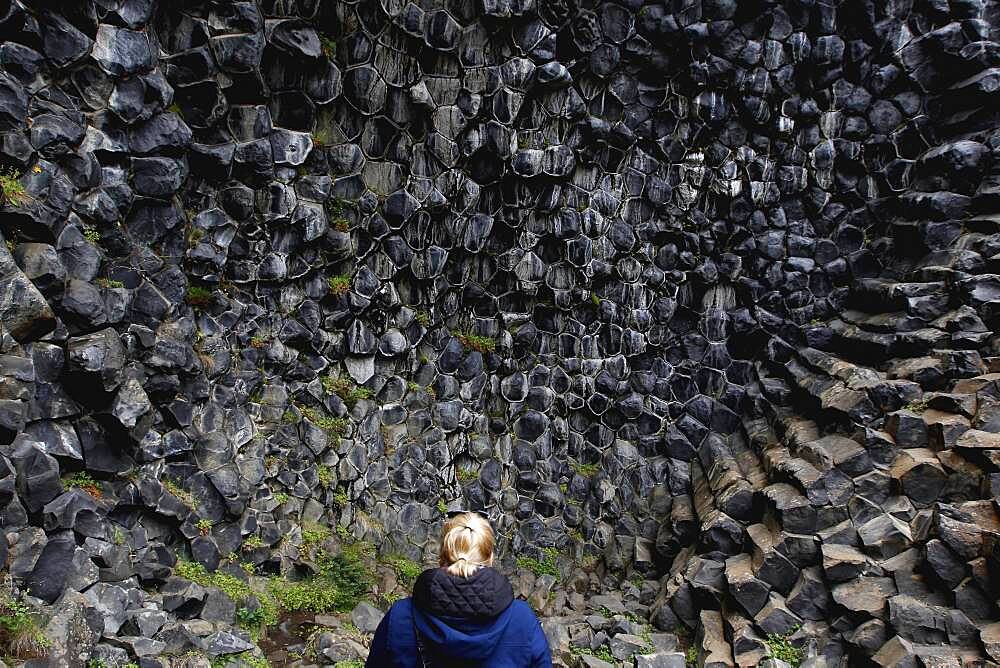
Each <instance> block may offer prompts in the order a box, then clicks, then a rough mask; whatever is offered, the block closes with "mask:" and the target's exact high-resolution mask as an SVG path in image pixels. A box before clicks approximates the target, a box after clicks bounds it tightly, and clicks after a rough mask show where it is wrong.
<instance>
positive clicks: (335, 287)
mask: <svg viewBox="0 0 1000 668" xmlns="http://www.w3.org/2000/svg"><path fill="white" fill-rule="evenodd" d="M327 284H328V285H329V286H330V294H331V295H334V296H337V297H339V296H340V295H343V294H346V293H347V292H348V291H350V289H351V277H350V275H349V274H340V275H338V276H331V277H330V278H329V279H328V280H327Z"/></svg>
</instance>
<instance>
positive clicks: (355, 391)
mask: <svg viewBox="0 0 1000 668" xmlns="http://www.w3.org/2000/svg"><path fill="white" fill-rule="evenodd" d="M322 383H323V389H324V390H326V391H327V393H328V394H336V395H337V396H338V397H340V398H341V399H342V400H343V401H344V403H345V404H347V407H348V408H354V405H355V404H357V403H358V402H359V401H361V400H362V399H371V398H372V391H371V390H369V389H368V388H367V387H358V386H357V384H355V382H354V381H352V380H351V379H350V378H341V377H340V376H326V377H324V378H323V380H322Z"/></svg>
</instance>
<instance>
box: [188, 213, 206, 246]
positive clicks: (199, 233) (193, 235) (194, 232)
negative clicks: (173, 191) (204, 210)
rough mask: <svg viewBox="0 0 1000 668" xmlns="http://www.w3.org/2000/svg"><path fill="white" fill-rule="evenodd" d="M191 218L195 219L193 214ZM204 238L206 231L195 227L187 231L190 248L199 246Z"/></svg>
mask: <svg viewBox="0 0 1000 668" xmlns="http://www.w3.org/2000/svg"><path fill="white" fill-rule="evenodd" d="M191 217H192V218H193V217H194V213H193V212H192V214H191ZM204 237H205V230H203V229H201V228H200V227H194V226H191V227H189V228H188V231H187V245H188V248H194V247H195V246H197V245H198V242H199V241H201V240H202V239H203V238H204Z"/></svg>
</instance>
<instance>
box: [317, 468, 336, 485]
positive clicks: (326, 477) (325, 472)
mask: <svg viewBox="0 0 1000 668" xmlns="http://www.w3.org/2000/svg"><path fill="white" fill-rule="evenodd" d="M316 477H317V478H319V484H320V485H321V486H323V487H329V486H330V485H332V484H333V471H331V470H330V467H329V466H324V465H323V464H320V465H319V466H317V467H316Z"/></svg>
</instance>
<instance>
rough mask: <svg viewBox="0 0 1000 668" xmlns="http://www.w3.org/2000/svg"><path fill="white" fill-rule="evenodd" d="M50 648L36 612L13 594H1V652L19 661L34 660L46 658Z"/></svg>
mask: <svg viewBox="0 0 1000 668" xmlns="http://www.w3.org/2000/svg"><path fill="white" fill-rule="evenodd" d="M48 646H49V639H48V638H46V637H45V635H43V633H42V630H41V628H40V626H39V623H38V621H37V617H36V615H35V612H34V610H33V609H32V608H31V607H30V606H29V605H28V604H26V603H24V602H23V601H21V600H19V599H18V598H15V597H14V595H13V594H12V593H11V592H6V591H5V592H3V593H0V651H2V652H3V654H4V655H9V656H11V657H14V658H17V659H33V658H40V657H43V656H45V654H46V649H47V648H48ZM5 658H6V656H5Z"/></svg>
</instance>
